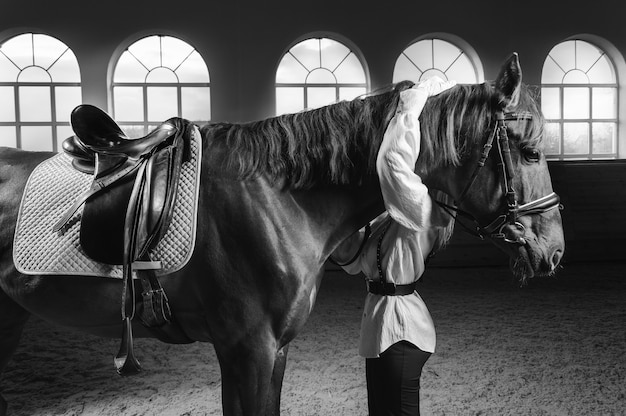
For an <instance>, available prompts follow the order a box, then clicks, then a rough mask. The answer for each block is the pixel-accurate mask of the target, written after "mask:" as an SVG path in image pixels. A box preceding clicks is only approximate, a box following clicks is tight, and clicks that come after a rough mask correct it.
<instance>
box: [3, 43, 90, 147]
mask: <svg viewBox="0 0 626 416" xmlns="http://www.w3.org/2000/svg"><path fill="white" fill-rule="evenodd" d="M23 35H30V36H31V37H32V40H31V44H32V51H31V52H32V53H31V56H32V57H33V63H32V64H31V65H28V66H24V67H20V66H19V64H17V63H15V62H14V60H13V59H11V57H10V56H7V55H6V54H4V53H3V52H2V51H1V49H0V53H2V54H3V55H4V56H5V57H6V58H7V59H8V60H9V61H10V62H11V63H12V64H13V65H14V66H15V67H16V68H17V69H18V70H19V71H18V75H17V77H16V80H15V81H4V80H3V79H0V87H9V88H11V89H12V92H13V106H14V115H15V121H0V127H13V128H15V148H17V149H23V148H24V147H23V134H22V130H23V128H24V127H49V128H50V140H51V142H52V143H51V145H52V149H51V150H49V151H52V152H58V151H60V150H61V149H60V146H61V142H62V141H63V140H64V139H65V137H59V130H60V128H61V127H65V128H68V129H71V124H70V117H69V114H68V116H67V121H62V120H59V118H58V117H57V99H56V95H57V94H56V93H57V90H58V88H59V87H60V88H65V87H74V88H78V91H79V94H80V98H79V102H78V103H76V104H77V105H78V104H80V102H81V101H82V94H83V91H82V79H81V74H80V64H79V63H78V59H77V58H76V54H75V53H74V51H73V50H72V49H71V48H70V47H69V46H67V44H66V43H65V42H63V41H62V40H60V39H58V38H57V37H55V36H52V35H49V34H47V33H43V32H34V31H33V32H22V33H18V34H15V35H13V36H11V37H8V38H7V39H5V40H3V41H2V43H0V46H2V45H4V44H5V43H6V42H9V41H11V40H12V39H14V38H16V37H18V36H23ZM35 36H45V37H48V38H52V39H54V40H56V41H58V42H60V43H62V44H63V45H64V46H65V49H64V50H63V52H62V53H61V54H60V55H59V56H58V57H57V58H56V59H55V60H54V61H53V62H52V64H51V65H50V66H49V67H48V68H44V67H42V66H40V65H36V64H35V56H36V48H35V42H34V39H35ZM68 51H69V52H70V53H71V54H72V55H73V57H74V61H75V63H76V67H77V70H78V73H77V76H78V81H54V77H53V76H52V74H51V73H50V71H49V69H50V68H51V67H52V66H53V65H54V64H56V62H58V60H59V59H61V57H62V56H63V55H65V54H66V53H67V52H68ZM33 67H36V68H40V69H41V70H43V71H45V72H46V73H47V74H48V76H49V77H50V81H49V82H47V81H46V82H44V81H36V82H33V81H18V79H19V75H20V74H21V73H22V71H24V70H26V69H28V68H33ZM20 87H43V88H47V89H49V91H50V94H49V97H50V121H24V120H22V114H21V110H20V93H19V90H20ZM34 150H43V149H42V148H37V149H34ZM44 151H45V150H44Z"/></svg>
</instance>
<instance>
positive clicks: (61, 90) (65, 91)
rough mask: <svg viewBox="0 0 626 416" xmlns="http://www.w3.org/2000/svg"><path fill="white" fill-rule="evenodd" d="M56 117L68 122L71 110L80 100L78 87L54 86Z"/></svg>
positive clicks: (58, 119)
mask: <svg viewBox="0 0 626 416" xmlns="http://www.w3.org/2000/svg"><path fill="white" fill-rule="evenodd" d="M55 97H56V112H57V114H56V119H57V121H63V122H69V121H70V114H71V113H72V110H73V109H74V108H76V106H77V105H79V104H80V103H81V102H82V99H81V94H80V87H56V88H55Z"/></svg>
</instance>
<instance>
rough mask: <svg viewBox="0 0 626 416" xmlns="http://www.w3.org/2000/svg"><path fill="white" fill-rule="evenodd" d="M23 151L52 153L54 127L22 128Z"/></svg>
mask: <svg viewBox="0 0 626 416" xmlns="http://www.w3.org/2000/svg"><path fill="white" fill-rule="evenodd" d="M21 130H22V146H21V147H22V149H24V150H37V151H39V150H46V151H52V127H50V126H45V127H44V126H22V129H21Z"/></svg>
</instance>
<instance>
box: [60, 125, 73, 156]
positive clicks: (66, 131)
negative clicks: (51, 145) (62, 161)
mask: <svg viewBox="0 0 626 416" xmlns="http://www.w3.org/2000/svg"><path fill="white" fill-rule="evenodd" d="M73 135H74V131H73V130H72V127H71V126H59V127H57V152H60V151H62V150H63V147H62V144H63V141H64V140H65V139H67V138H68V137H71V136H73Z"/></svg>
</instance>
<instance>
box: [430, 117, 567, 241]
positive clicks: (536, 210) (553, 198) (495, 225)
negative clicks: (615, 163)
mask: <svg viewBox="0 0 626 416" xmlns="http://www.w3.org/2000/svg"><path fill="white" fill-rule="evenodd" d="M530 119H532V115H531V114H530V113H504V112H503V111H498V112H496V126H495V128H494V131H493V134H491V135H490V136H489V138H488V139H487V142H486V143H485V144H484V145H483V152H482V154H481V156H480V158H479V160H478V164H477V166H476V168H475V169H474V172H473V173H472V176H471V177H470V180H469V182H468V184H467V185H466V186H465V189H464V190H463V192H462V193H461V195H460V196H459V198H458V200H457V201H456V205H457V206H460V205H461V203H462V202H463V201H464V200H465V197H466V196H467V194H468V192H469V190H470V188H471V187H472V185H473V184H474V182H475V181H476V178H477V177H478V173H479V172H480V170H481V169H482V168H483V166H485V162H486V161H487V158H488V157H489V153H490V152H491V148H492V147H493V142H494V139H495V138H496V137H497V139H498V140H497V146H498V155H499V158H500V163H498V166H499V167H500V171H501V173H502V174H501V183H502V188H503V191H504V198H505V199H506V204H507V208H506V210H505V212H504V213H502V214H501V215H499V216H498V217H496V219H495V220H493V221H492V222H490V223H489V224H487V225H486V226H482V225H481V224H480V223H479V222H478V220H477V219H476V218H475V217H474V216H473V215H472V214H470V213H468V212H467V211H464V210H462V209H460V208H457V207H455V206H451V205H448V204H445V203H443V202H440V201H437V200H435V202H436V203H437V204H438V205H439V206H440V207H441V208H442V209H443V210H444V211H446V212H447V213H448V214H449V215H450V216H452V217H453V218H455V219H456V218H457V216H459V215H460V216H462V217H464V218H467V219H469V220H470V221H472V222H473V223H474V228H473V229H472V228H470V227H468V226H467V225H465V224H464V223H463V222H460V221H459V222H458V223H459V224H460V225H461V226H462V227H463V228H465V229H466V230H467V231H468V232H469V233H470V234H472V235H474V236H476V237H479V238H480V239H481V240H482V239H484V238H485V237H488V238H492V239H499V240H503V241H504V242H506V243H509V244H519V245H525V244H526V243H527V241H526V239H525V238H524V237H522V236H519V237H515V236H513V238H511V237H509V236H508V235H507V234H506V233H504V232H503V230H504V227H506V226H507V225H508V226H511V227H513V228H515V229H516V230H517V231H519V232H520V233H521V234H522V235H523V234H524V231H525V227H524V225H523V224H522V223H521V222H519V221H518V219H519V218H520V217H523V216H525V215H533V214H542V213H544V212H548V211H550V210H552V209H555V208H559V209H562V208H563V206H562V205H561V204H560V199H559V196H558V195H557V194H556V193H554V192H552V193H550V194H548V195H546V196H544V197H541V198H538V199H535V200H534V201H530V202H528V203H525V204H522V205H519V202H518V199H517V194H516V193H515V189H513V178H514V177H515V175H514V173H513V162H512V160H511V149H510V145H509V137H508V135H507V128H506V122H507V121H515V120H530Z"/></svg>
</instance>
